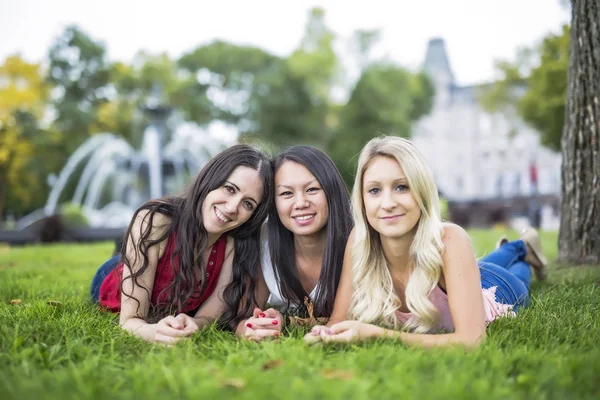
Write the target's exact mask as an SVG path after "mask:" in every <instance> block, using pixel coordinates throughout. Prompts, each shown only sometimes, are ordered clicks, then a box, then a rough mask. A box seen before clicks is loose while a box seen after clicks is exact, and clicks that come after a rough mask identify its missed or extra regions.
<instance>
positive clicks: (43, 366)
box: [0, 231, 600, 400]
mask: <svg viewBox="0 0 600 400" xmlns="http://www.w3.org/2000/svg"><path fill="white" fill-rule="evenodd" d="M499 233H500V232H494V231H471V235H472V237H473V242H474V245H475V248H476V250H477V252H478V256H482V255H484V254H485V251H486V250H487V251H490V250H491V249H492V248H493V246H494V243H495V240H496V238H497V237H498V234H499ZM514 236H515V235H514V234H513V237H514ZM556 241H557V235H556V233H544V235H543V242H544V243H543V246H544V250H545V252H546V253H547V255H548V256H549V259H550V260H554V259H555V257H556ZM111 250H112V248H111V244H109V243H101V244H86V245H54V246H35V247H20V248H8V247H0V399H4V400H8V399H46V398H56V399H87V398H111V399H112V398H132V399H133V398H135V399H151V398H160V399H175V398H176V399H179V398H193V399H200V398H213V399H218V398H219V399H220V398H229V397H232V398H243V399H255V398H262V399H272V398H290V399H291V398H293V399H295V398H301V399H315V398H319V399H321V398H324V399H325V398H326V399H334V398H335V399H347V398H394V399H400V398H416V399H429V398H444V399H445V398H449V399H453V398H468V399H477V398H481V399H485V400H491V399H507V398H508V399H513V398H514V399H520V398H523V399H529V398H544V399H567V398H590V399H591V398H594V399H597V398H600V268H598V267H596V268H566V267H563V266H560V265H556V264H555V263H554V264H553V265H552V269H551V272H550V277H549V280H548V281H547V282H544V283H539V282H536V281H534V284H533V288H532V305H531V307H530V308H528V309H525V310H523V311H522V312H521V313H520V314H519V316H518V317H517V318H514V319H504V320H500V321H496V322H494V323H493V324H492V325H490V327H489V328H488V339H487V341H486V343H485V344H484V345H483V346H481V347H480V348H478V349H476V350H474V351H471V352H469V353H465V352H464V351H461V350H460V349H457V348H453V349H444V350H440V349H436V350H422V349H416V348H407V347H406V346H404V345H402V344H400V343H394V342H391V341H379V342H372V343H368V344H363V345H331V346H323V345H318V346H315V347H307V346H305V345H304V343H303V342H302V340H301V339H300V338H301V336H302V334H303V332H301V331H293V332H290V333H289V334H286V335H284V337H282V338H281V339H280V340H279V342H275V341H267V342H263V343H259V344H256V343H251V342H245V341H239V340H237V339H236V338H235V337H233V336H232V335H231V334H229V333H222V332H218V331H216V330H215V329H213V328H209V329H206V330H204V331H201V332H200V333H198V334H197V335H196V336H195V337H193V338H192V339H190V340H187V341H185V342H184V343H181V344H178V345H177V346H175V347H173V348H165V347H162V346H159V345H150V344H146V343H144V342H142V341H140V340H138V339H136V338H134V337H133V336H129V335H128V334H126V333H125V332H123V331H122V330H121V329H120V328H119V326H118V325H117V318H116V316H114V315H111V314H108V313H102V312H100V311H98V310H97V308H96V307H94V306H92V305H91V304H90V303H89V302H88V300H87V296H88V289H89V283H90V281H91V278H92V276H93V274H94V272H95V269H96V268H97V267H98V266H99V265H100V264H101V263H102V262H103V261H104V260H105V259H107V258H108V255H109V254H110V252H111ZM15 299H19V300H20V303H19V304H11V300H15Z"/></svg>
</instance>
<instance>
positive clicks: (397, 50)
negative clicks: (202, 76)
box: [0, 0, 570, 85]
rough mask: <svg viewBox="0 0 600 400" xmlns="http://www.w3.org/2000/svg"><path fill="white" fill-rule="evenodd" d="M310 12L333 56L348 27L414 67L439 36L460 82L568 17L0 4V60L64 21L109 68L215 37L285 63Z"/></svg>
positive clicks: (238, 4)
mask: <svg viewBox="0 0 600 400" xmlns="http://www.w3.org/2000/svg"><path fill="white" fill-rule="evenodd" d="M314 6H319V7H322V8H324V10H325V13H326V14H325V15H326V23H327V25H328V26H329V28H330V29H331V30H333V31H334V32H335V33H336V35H337V36H338V38H339V41H338V42H337V44H336V48H337V49H338V50H339V51H340V52H341V53H344V52H347V47H348V45H347V43H348V39H349V38H350V37H351V35H352V32H353V31H355V30H356V29H380V30H381V40H380V41H379V43H378V45H377V46H376V47H375V49H374V56H375V57H377V58H385V59H388V60H392V61H394V62H396V63H398V64H399V65H401V66H404V67H407V68H410V69H412V70H417V69H418V68H419V67H420V65H421V64H422V62H423V58H424V56H425V51H426V47H427V42H428V40H429V39H431V38H433V37H441V38H443V39H444V40H445V43H446V49H447V51H448V55H449V59H450V63H451V66H452V68H453V70H454V75H455V78H456V79H457V82H458V83H459V84H464V85H467V84H476V83H483V82H487V81H489V80H491V79H493V78H494V77H495V76H497V75H496V71H495V69H494V62H495V61H497V60H514V58H515V55H516V52H517V50H518V48H519V47H523V46H526V47H531V46H534V45H536V44H537V43H539V42H540V40H541V39H542V38H543V37H544V36H545V35H546V34H548V33H550V32H554V33H557V32H559V31H560V27H561V25H562V24H564V23H568V22H569V20H570V15H569V10H568V9H565V8H564V7H562V6H561V2H560V0H417V1H415V0H369V1H361V0H321V1H315V0H312V1H309V0H252V1H248V0H218V1H217V0H214V1H206V0H195V1H187V0H186V1H184V0H170V1H155V0H146V1H140V0H103V1H91V0H87V1H86V0H52V1H47V0H0V61H2V60H4V59H5V58H6V57H7V56H8V55H11V54H14V53H20V54H21V55H22V56H23V57H24V58H25V59H26V60H28V61H30V62H39V61H42V60H43V59H44V58H45V56H46V54H47V51H48V49H49V47H50V45H51V43H52V42H53V41H54V39H55V38H56V37H57V36H58V35H59V34H60V33H61V32H62V31H63V29H64V27H65V26H66V25H68V24H73V23H74V24H77V25H78V26H79V27H80V28H82V29H83V30H84V31H85V32H86V33H88V34H89V35H90V36H91V37H92V38H93V39H94V40H99V41H102V42H104V44H105V46H106V48H107V54H108V57H109V59H110V60H112V61H116V60H119V61H126V62H127V61H131V60H132V59H133V56H134V55H135V53H136V52H138V51H139V50H142V49H144V50H146V51H149V52H151V53H159V52H167V53H168V54H169V55H170V56H172V57H174V58H175V57H179V56H180V55H182V54H184V53H185V52H187V51H190V50H192V49H194V48H195V47H197V46H199V45H202V44H206V43H209V42H210V41H212V40H215V39H217V38H218V39H222V40H227V41H229V42H233V43H236V44H246V45H254V46H257V47H260V48H263V49H265V50H267V51H269V52H271V53H274V54H277V55H280V56H287V55H289V54H290V53H291V52H292V51H293V50H294V49H295V48H296V47H297V46H298V44H299V42H300V40H301V38H302V35H303V32H304V27H305V23H306V20H307V15H308V11H309V10H310V8H312V7H314Z"/></svg>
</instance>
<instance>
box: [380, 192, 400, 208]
mask: <svg viewBox="0 0 600 400" xmlns="http://www.w3.org/2000/svg"><path fill="white" fill-rule="evenodd" d="M397 204H398V203H397V202H396V199H394V194H393V193H392V192H391V191H389V190H384V191H383V196H382V197H381V208H383V209H384V210H392V209H394V207H396V205H397Z"/></svg>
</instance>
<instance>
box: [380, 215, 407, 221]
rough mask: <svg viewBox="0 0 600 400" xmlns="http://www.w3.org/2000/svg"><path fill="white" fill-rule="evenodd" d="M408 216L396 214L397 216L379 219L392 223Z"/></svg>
mask: <svg viewBox="0 0 600 400" xmlns="http://www.w3.org/2000/svg"><path fill="white" fill-rule="evenodd" d="M405 215H406V214H396V215H389V216H386V217H379V219H382V220H384V221H386V222H390V221H397V220H399V219H400V218H402V217H404V216H405Z"/></svg>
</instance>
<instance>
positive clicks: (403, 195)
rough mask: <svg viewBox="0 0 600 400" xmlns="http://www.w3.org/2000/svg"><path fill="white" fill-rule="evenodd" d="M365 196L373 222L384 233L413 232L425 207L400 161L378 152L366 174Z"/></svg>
mask: <svg viewBox="0 0 600 400" xmlns="http://www.w3.org/2000/svg"><path fill="white" fill-rule="evenodd" d="M362 182H363V185H362V186H363V191H362V197H363V202H364V207H365V214H366V217H367V221H368V222H369V225H371V227H372V228H373V229H375V230H376V231H377V232H379V234H380V235H381V236H382V237H388V238H401V237H403V236H405V235H407V234H413V232H414V230H415V229H416V227H417V224H418V222H419V219H420V218H421V209H420V208H419V205H418V204H417V201H416V200H415V197H414V196H413V193H412V192H411V190H410V188H409V187H408V180H407V179H406V176H405V175H404V171H402V168H401V167H400V164H398V162H397V161H396V160H395V159H393V158H391V157H385V156H376V157H374V158H373V159H372V160H371V161H370V162H369V164H368V166H367V168H366V170H365V172H364V174H363V181H362Z"/></svg>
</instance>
